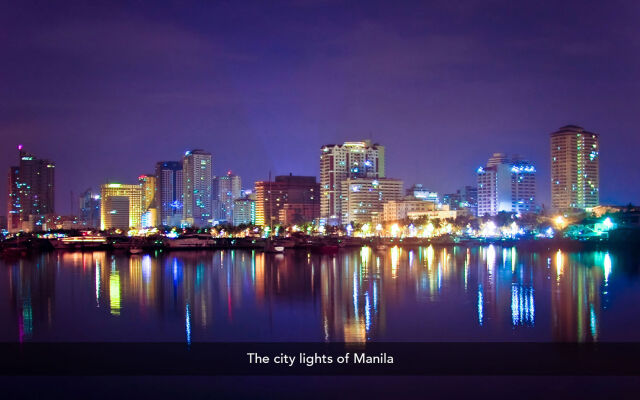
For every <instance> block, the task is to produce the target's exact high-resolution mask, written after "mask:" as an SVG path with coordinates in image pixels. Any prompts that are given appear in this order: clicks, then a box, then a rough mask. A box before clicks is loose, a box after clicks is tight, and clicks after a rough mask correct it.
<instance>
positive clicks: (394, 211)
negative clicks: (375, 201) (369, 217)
mask: <svg viewBox="0 0 640 400" xmlns="http://www.w3.org/2000/svg"><path fill="white" fill-rule="evenodd" d="M435 209H436V204H435V203H434V202H432V201H424V200H415V198H413V199H403V200H391V201H387V202H386V203H384V208H383V210H384V212H383V218H382V219H383V221H385V222H388V221H402V220H404V219H405V218H408V217H409V215H410V213H426V212H427V211H435Z"/></svg>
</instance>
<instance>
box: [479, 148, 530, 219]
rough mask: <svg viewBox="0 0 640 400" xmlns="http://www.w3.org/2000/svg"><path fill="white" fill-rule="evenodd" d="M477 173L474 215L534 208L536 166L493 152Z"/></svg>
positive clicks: (517, 211) (523, 210) (527, 211)
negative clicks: (476, 200)
mask: <svg viewBox="0 0 640 400" xmlns="http://www.w3.org/2000/svg"><path fill="white" fill-rule="evenodd" d="M477 174H478V216H479V217H482V216H485V215H489V216H492V215H496V214H498V213H499V212H513V213H519V214H523V213H529V212H533V211H535V210H536V168H535V167H534V166H533V165H532V164H531V163H529V162H528V161H525V160H522V159H520V158H518V157H512V158H510V157H508V156H507V155H506V154H503V153H494V154H493V156H492V157H491V158H490V159H489V161H488V162H487V165H486V166H485V167H480V168H478V170H477Z"/></svg>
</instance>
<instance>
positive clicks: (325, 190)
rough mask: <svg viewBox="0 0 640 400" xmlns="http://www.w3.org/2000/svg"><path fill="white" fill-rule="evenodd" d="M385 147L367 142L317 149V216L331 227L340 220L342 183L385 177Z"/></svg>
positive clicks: (331, 145) (347, 143)
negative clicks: (318, 154)
mask: <svg viewBox="0 0 640 400" xmlns="http://www.w3.org/2000/svg"><path fill="white" fill-rule="evenodd" d="M384 151H385V149H384V146H380V145H378V144H371V141H369V140H363V141H360V142H345V143H344V144H341V145H338V144H328V145H325V146H322V147H321V148H320V188H321V191H322V193H321V201H320V215H321V218H323V219H324V220H325V221H326V222H328V223H330V224H334V223H339V222H340V220H341V219H342V215H343V212H342V199H341V194H342V182H344V181H345V180H346V179H359V178H367V179H378V178H384V177H385V157H384Z"/></svg>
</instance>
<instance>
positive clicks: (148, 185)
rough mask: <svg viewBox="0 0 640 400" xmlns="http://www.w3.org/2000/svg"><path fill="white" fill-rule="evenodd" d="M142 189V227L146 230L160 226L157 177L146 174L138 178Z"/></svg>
mask: <svg viewBox="0 0 640 400" xmlns="http://www.w3.org/2000/svg"><path fill="white" fill-rule="evenodd" d="M138 182H140V187H141V188H142V215H143V217H142V226H143V227H144V228H148V227H153V226H156V225H158V221H157V220H156V219H157V215H158V212H157V208H156V186H157V182H156V177H155V175H152V174H144V175H140V176H139V177H138Z"/></svg>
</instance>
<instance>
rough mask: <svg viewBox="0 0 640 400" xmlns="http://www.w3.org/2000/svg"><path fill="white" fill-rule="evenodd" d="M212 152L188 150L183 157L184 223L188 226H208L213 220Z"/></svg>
mask: <svg viewBox="0 0 640 400" xmlns="http://www.w3.org/2000/svg"><path fill="white" fill-rule="evenodd" d="M212 171H213V165H212V159H211V153H208V152H206V151H204V150H199V149H198V150H191V151H187V152H186V153H185V154H184V157H183V158H182V195H183V199H184V201H183V207H182V223H183V225H186V226H193V227H206V226H209V225H211V222H212V218H213V215H212V207H211V205H212V204H211V184H212V180H211V177H212Z"/></svg>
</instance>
